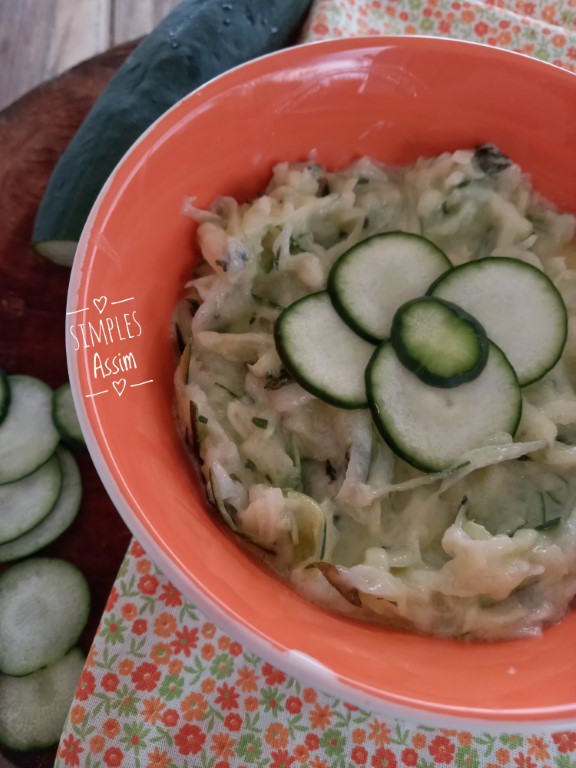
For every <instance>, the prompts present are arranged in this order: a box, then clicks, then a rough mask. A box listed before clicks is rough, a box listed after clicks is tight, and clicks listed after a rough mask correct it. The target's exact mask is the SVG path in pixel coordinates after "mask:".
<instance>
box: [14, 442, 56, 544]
mask: <svg viewBox="0 0 576 768" xmlns="http://www.w3.org/2000/svg"><path fill="white" fill-rule="evenodd" d="M61 485H62V473H61V471H60V462H59V461H58V459H57V458H56V456H53V457H52V458H51V459H49V460H48V461H47V462H46V463H45V464H42V466H41V467H39V468H38V469H37V470H36V471H35V472H32V473H31V474H30V475H26V477H23V478H22V479H21V480H15V481H14V482H13V483H4V485H0V544H3V543H4V542H7V541H12V540H13V539H16V538H18V536H22V534H24V533H27V532H28V531H29V530H30V529H31V528H34V526H36V525H38V524H39V523H40V522H41V521H42V520H43V519H44V518H45V517H46V516H47V515H48V514H49V512H50V511H51V510H52V509H53V507H54V505H55V504H56V501H57V499H58V495H59V494H60V488H61Z"/></svg>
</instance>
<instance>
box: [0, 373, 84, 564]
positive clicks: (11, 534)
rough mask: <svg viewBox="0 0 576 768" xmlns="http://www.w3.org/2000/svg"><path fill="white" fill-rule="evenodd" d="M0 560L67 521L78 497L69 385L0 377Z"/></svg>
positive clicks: (31, 546) (52, 535) (33, 547)
mask: <svg viewBox="0 0 576 768" xmlns="http://www.w3.org/2000/svg"><path fill="white" fill-rule="evenodd" d="M0 413H3V417H2V420H1V421H0V563H3V562H7V561H10V560H15V559H17V558H21V557H24V556H26V555H30V554H32V553H34V552H36V551H37V550H38V549H40V548H42V547H45V546H46V545H47V544H50V543H51V542H52V541H54V540H55V539H56V538H57V537H58V536H59V535H60V534H61V533H63V532H64V531H65V530H66V528H68V526H69V525H70V524H71V523H72V521H73V520H74V518H75V517H76V514H77V512H78V509H79V507H80V500H81V497H82V485H81V479H80V472H79V470H78V466H77V463H76V460H75V459H74V457H73V455H72V454H71V453H70V451H69V450H68V448H67V447H66V446H65V445H64V443H67V444H68V445H81V444H82V442H83V441H82V433H81V431H80V427H79V424H78V420H77V417H76V412H75V411H74V406H73V403H72V399H71V394H70V385H69V384H64V385H62V387H60V388H59V389H57V390H55V391H54V390H52V389H51V388H50V387H49V386H48V385H47V384H45V383H44V382H43V381H40V379H37V378H34V377H32V376H7V375H6V374H4V373H3V374H2V375H1V376H0Z"/></svg>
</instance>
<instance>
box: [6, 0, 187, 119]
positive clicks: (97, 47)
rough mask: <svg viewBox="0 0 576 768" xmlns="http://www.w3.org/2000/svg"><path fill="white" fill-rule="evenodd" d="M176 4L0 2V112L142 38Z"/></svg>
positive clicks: (173, 0)
mask: <svg viewBox="0 0 576 768" xmlns="http://www.w3.org/2000/svg"><path fill="white" fill-rule="evenodd" d="M177 4H178V0H0V110H2V109H4V107H6V106H8V104H10V103H11V102H13V101H14V100H15V99H17V98H18V97H19V96H21V95H22V94H24V93H26V92H27V91H29V90H30V89H31V88H33V87H34V86H36V85H38V84H39V83H41V82H43V81H44V80H47V79H49V78H51V77H54V76H55V75H57V74H59V73H60V72H63V71H64V70H66V69H68V68H69V67H71V66H73V65H74V64H77V63H78V62H80V61H82V60H84V59H89V58H91V57H92V56H94V55H95V54H97V53H101V52H102V51H105V50H107V49H108V48H111V47H112V46H114V45H117V44H118V43H123V42H125V41H126V40H133V39H134V38H137V37H141V36H142V35H145V34H147V33H148V32H149V31H150V30H151V29H152V28H153V27H154V26H155V25H156V24H158V22H159V21H160V20H161V19H163V18H164V16H165V15H166V14H167V13H168V12H169V11H170V10H171V9H172V8H173V7H174V6H175V5H177Z"/></svg>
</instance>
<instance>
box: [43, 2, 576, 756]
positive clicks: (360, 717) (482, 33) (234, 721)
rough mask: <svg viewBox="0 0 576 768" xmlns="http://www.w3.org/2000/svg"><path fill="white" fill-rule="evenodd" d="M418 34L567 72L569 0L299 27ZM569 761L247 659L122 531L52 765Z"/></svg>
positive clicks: (476, 5) (438, 6) (386, 8)
mask: <svg viewBox="0 0 576 768" xmlns="http://www.w3.org/2000/svg"><path fill="white" fill-rule="evenodd" d="M360 34H362V35H365V34H394V35H397V34H428V35H436V36H443V37H455V38H463V39H466V40H474V41H478V42H483V43H487V44H489V45H495V46H499V47H503V48H509V49H512V50H516V51H521V52H523V53H527V54H530V55H533V56H535V57H538V58H540V59H543V60H545V61H549V62H552V63H554V64H556V65H558V66H562V67H565V68H566V69H571V70H573V71H576V0H562V2H559V3H552V2H544V1H543V0H491V1H488V2H480V1H479V0H316V2H315V3H314V4H313V7H312V11H311V14H310V16H309V18H308V21H307V23H306V26H305V29H304V35H303V39H305V40H317V39H324V38H328V37H339V36H351V35H360ZM64 766H83V767H84V768H120V766H125V767H126V768H249V767H251V766H254V767H256V768H290V767H292V768H298V767H299V766H302V767H303V768H356V766H370V768H404V767H405V768H436V766H455V768H554V766H555V767H556V768H576V730H575V731H566V732H562V733H555V734H553V735H542V734H538V733H534V734H532V735H519V734H503V735H495V734H491V733H488V732H472V731H458V730H449V729H445V728H437V729H435V728H430V727H426V726H424V725H418V724H415V723H411V722H403V721H400V720H393V719H384V718H382V717H379V716H377V715H375V714H374V713H372V712H370V711H368V710H364V709H359V708H357V707H355V706H352V705H350V704H348V703H347V702H344V701H339V700H337V699H335V698H332V697H330V696H327V695H325V694H323V693H321V692H319V691H317V690H315V689H314V688H312V687H310V686H309V685H308V684H307V683H306V681H305V680H297V679H295V678H293V677H289V676H287V675H286V674H285V673H283V672H282V671H280V670H278V669H275V668H274V667H273V666H271V665H270V664H268V663H266V662H265V661H264V660H262V659H260V658H259V657H258V656H256V655H255V654H254V653H252V652H251V650H250V648H247V647H243V646H242V645H241V644H240V643H239V642H238V641H237V640H235V639H234V638H233V637H229V636H227V635H226V634H224V633H223V632H222V631H220V630H219V629H218V628H217V627H216V626H215V625H214V624H213V623H212V621H210V620H209V619H208V618H207V617H206V616H204V615H203V614H202V613H201V611H200V610H199V609H198V608H197V607H196V606H195V605H193V604H192V603H190V602H188V601H187V600H185V599H184V598H183V596H182V595H181V594H180V592H179V591H178V590H177V589H176V588H175V587H174V586H173V585H172V584H171V583H170V582H169V581H168V579H167V578H166V577H165V576H164V575H163V574H162V573H161V572H160V571H159V570H158V568H157V567H156V566H155V565H154V564H153V562H152V561H151V560H150V559H149V558H148V557H147V555H146V553H145V552H144V550H143V549H142V547H141V546H140V545H139V544H138V542H137V541H135V540H133V541H132V544H131V546H130V548H129V550H128V552H127V554H126V557H125V559H124V562H123V564H122V566H121V569H120V572H119V574H118V577H117V579H116V582H115V584H114V587H113V589H112V592H111V594H110V598H109V600H108V604H107V606H106V609H105V611H104V615H103V617H102V620H101V623H100V627H99V630H98V633H97V636H96V638H95V640H94V643H93V645H92V648H91V650H90V653H89V656H88V659H87V662H86V666H85V669H84V672H83V674H82V677H81V679H80V682H79V685H78V689H77V691H76V695H75V699H74V702H73V704H72V707H71V710H70V714H69V717H68V721H67V723H66V726H65V729H64V733H63V735H62V739H61V741H60V746H59V749H58V755H57V758H56V763H55V768H63V767H64Z"/></svg>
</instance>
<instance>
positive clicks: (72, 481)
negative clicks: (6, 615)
mask: <svg viewBox="0 0 576 768" xmlns="http://www.w3.org/2000/svg"><path fill="white" fill-rule="evenodd" d="M56 455H57V457H58V461H59V462H60V469H61V472H62V488H61V490H60V495H59V496H58V499H57V501H56V504H55V505H54V507H53V509H52V511H51V512H50V513H49V514H48V516H47V517H45V518H44V519H43V520H42V522H40V523H39V524H38V525H36V526H35V527H34V528H32V530H30V531H28V533H25V534H24V535H22V536H19V537H18V538H17V539H14V541H8V542H6V544H0V563H7V562H9V561H10V560H18V559H20V558H22V557H26V556H27V555H32V554H34V552H37V551H38V550H39V549H42V547H45V546H47V545H48V544H50V543H51V542H53V541H54V540H55V539H57V538H58V536H60V535H61V534H62V533H64V531H65V530H66V529H67V528H68V527H69V526H70V525H71V523H72V522H73V520H74V518H75V517H76V515H77V513H78V510H79V508H80V502H81V500H82V480H81V477H80V471H79V469H78V465H77V464H76V460H75V459H74V457H73V456H72V454H71V453H70V451H68V450H66V448H63V447H59V448H57V449H56ZM2 487H3V486H0V492H1V490H2Z"/></svg>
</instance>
